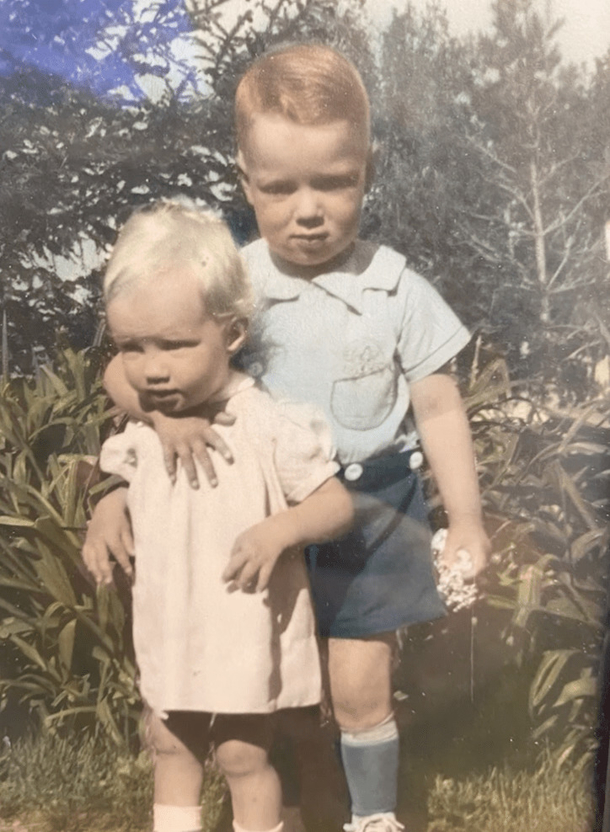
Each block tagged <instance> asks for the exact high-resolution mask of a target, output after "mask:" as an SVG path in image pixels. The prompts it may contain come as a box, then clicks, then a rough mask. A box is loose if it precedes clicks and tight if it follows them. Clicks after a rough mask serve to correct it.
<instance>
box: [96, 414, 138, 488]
mask: <svg viewBox="0 0 610 832" xmlns="http://www.w3.org/2000/svg"><path fill="white" fill-rule="evenodd" d="M137 438H138V427H137V425H135V424H133V423H131V422H130V423H129V424H128V425H127V427H126V428H125V430H124V431H123V433H117V434H116V435H115V436H111V437H110V438H109V439H107V440H106V441H105V442H104V444H103V445H102V450H101V452H100V468H101V469H102V471H105V472H106V473H107V474H117V475H118V476H119V477H122V478H123V479H124V480H126V481H127V482H131V480H132V479H133V476H134V474H135V472H136V469H137V467H138V453H137Z"/></svg>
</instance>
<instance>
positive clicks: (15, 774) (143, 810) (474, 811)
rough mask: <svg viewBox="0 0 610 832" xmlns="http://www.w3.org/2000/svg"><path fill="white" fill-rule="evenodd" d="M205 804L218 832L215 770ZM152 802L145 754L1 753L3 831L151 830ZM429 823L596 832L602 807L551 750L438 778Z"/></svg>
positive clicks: (84, 748)
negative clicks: (524, 764) (528, 767)
mask: <svg viewBox="0 0 610 832" xmlns="http://www.w3.org/2000/svg"><path fill="white" fill-rule="evenodd" d="M202 803H203V812H202V813H203V817H204V830H205V832H213V830H214V829H215V828H216V827H217V825H218V823H219V822H220V821H221V817H222V816H223V810H224V809H225V808H226V792H225V787H224V785H223V782H222V780H221V778H220V777H219V775H218V774H217V773H216V772H215V771H214V769H213V767H212V766H211V765H210V766H209V769H208V772H207V777H206V781H205V784H204V790H203V795H202ZM151 806H152V767H151V763H150V760H149V758H148V755H146V754H145V753H141V754H139V755H138V756H135V755H133V754H130V753H129V752H127V751H125V750H123V751H121V750H120V749H117V748H113V747H110V746H108V745H103V744H100V742H99V741H95V740H93V739H92V738H91V737H83V738H82V739H81V740H80V741H78V742H76V741H74V740H73V739H71V740H68V739H65V738H62V737H60V736H57V735H53V734H49V733H43V734H41V735H40V736H38V737H36V738H25V739H22V740H20V741H18V742H16V743H14V744H13V745H12V746H11V747H7V748H5V750H4V752H3V753H2V755H1V756H0V832H9V830H11V832H111V830H112V832H149V830H150V829H151V825H152V824H151ZM224 815H225V817H224V821H225V823H226V811H225V812H224ZM428 817H429V823H428V828H427V832H466V830H467V832H489V831H490V830H493V832H524V830H527V832H587V830H590V829H591V822H592V801H591V796H590V789H589V784H588V780H587V778H586V776H585V775H584V774H583V773H582V772H581V771H578V770H575V769H570V768H560V767H559V766H558V765H557V764H556V763H555V762H554V760H553V758H552V756H551V755H550V754H547V755H546V757H545V758H544V759H543V760H542V762H541V764H540V765H539V767H538V768H537V769H536V770H535V771H533V772H526V771H514V770H511V769H510V768H508V767H506V768H503V769H499V768H492V769H490V770H489V771H488V772H487V773H486V774H484V775H480V774H479V775H473V776H466V777H464V778H463V779H457V778H455V779H447V778H442V777H437V778H436V780H435V782H434V784H433V786H432V788H431V790H430V794H429V799H428ZM224 825H225V824H223V828H224ZM287 832H288V830H287ZM313 832H315V830H314V831H313Z"/></svg>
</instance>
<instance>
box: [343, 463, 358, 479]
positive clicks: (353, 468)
mask: <svg viewBox="0 0 610 832" xmlns="http://www.w3.org/2000/svg"><path fill="white" fill-rule="evenodd" d="M343 476H344V477H345V479H346V480H347V481H348V482H355V480H359V479H360V477H361V476H362V465H360V463H359V462H352V463H351V464H350V465H348V466H347V468H346V469H345V471H344V473H343Z"/></svg>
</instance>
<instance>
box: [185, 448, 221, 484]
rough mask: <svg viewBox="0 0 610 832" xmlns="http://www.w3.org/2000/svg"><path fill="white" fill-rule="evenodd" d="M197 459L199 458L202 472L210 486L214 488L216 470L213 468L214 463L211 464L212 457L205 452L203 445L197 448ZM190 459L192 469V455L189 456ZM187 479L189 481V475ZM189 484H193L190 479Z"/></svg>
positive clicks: (216, 480) (216, 479) (216, 481)
mask: <svg viewBox="0 0 610 832" xmlns="http://www.w3.org/2000/svg"><path fill="white" fill-rule="evenodd" d="M197 459H198V460H199V462H200V464H201V467H202V468H203V473H204V474H205V476H206V479H207V481H208V482H209V483H210V485H211V486H212V488H216V486H217V485H218V477H217V476H216V471H215V470H214V465H213V464H212V459H211V457H210V455H209V453H208V452H207V450H206V449H205V446H204V447H203V448H200V449H199V450H198V452H197ZM190 461H191V465H192V466H193V469H194V468H195V463H194V462H193V457H192V456H191V457H190ZM189 481H190V477H189ZM191 485H193V482H192V481H191ZM193 487H195V486H193Z"/></svg>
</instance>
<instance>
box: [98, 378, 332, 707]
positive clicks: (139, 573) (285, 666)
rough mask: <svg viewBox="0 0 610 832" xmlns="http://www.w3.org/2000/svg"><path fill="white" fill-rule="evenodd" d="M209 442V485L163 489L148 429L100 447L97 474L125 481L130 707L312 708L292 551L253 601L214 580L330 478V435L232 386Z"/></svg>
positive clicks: (302, 585) (253, 391)
mask: <svg viewBox="0 0 610 832" xmlns="http://www.w3.org/2000/svg"><path fill="white" fill-rule="evenodd" d="M222 398H223V399H226V400H227V402H228V403H227V406H226V409H227V411H228V412H229V413H233V414H234V415H235V416H236V420H235V423H234V424H233V425H230V426H225V425H215V430H216V431H217V432H218V433H219V434H220V435H221V436H222V437H223V439H224V440H225V441H226V442H227V444H228V445H229V447H230V448H231V450H232V451H233V454H234V458H235V462H234V464H233V465H228V464H227V463H226V462H225V461H224V460H223V459H222V458H221V457H220V455H218V454H215V455H214V459H213V461H214V466H215V468H216V473H217V475H218V485H217V487H216V488H212V487H211V486H210V485H209V483H208V482H207V479H206V477H205V475H204V474H203V472H202V471H200V472H199V482H200V487H199V489H198V490H195V489H192V488H191V487H190V485H189V484H188V481H187V478H186V476H185V473H184V471H183V470H179V471H178V477H177V481H176V484H175V485H172V484H171V482H170V479H169V477H168V475H167V473H166V471H165V467H164V464H163V456H162V451H161V444H160V442H159V439H158V437H157V435H156V433H155V432H154V430H153V429H152V428H150V427H148V426H147V425H144V424H142V423H131V424H129V425H128V426H127V429H126V430H125V432H124V433H122V434H119V435H117V436H113V437H111V438H110V439H108V440H107V441H106V442H105V443H104V446H103V449H102V454H101V465H102V468H103V469H104V470H105V471H108V472H110V473H115V474H119V475H120V476H122V477H123V478H124V479H125V480H127V481H128V482H129V494H128V506H129V511H130V515H131V521H132V525H133V531H134V539H135V551H136V579H135V583H134V588H133V615H134V642H135V649H136V657H137V662H138V667H139V672H140V688H141V692H142V695H143V697H144V699H145V700H146V702H147V703H148V704H149V705H150V706H151V708H152V709H153V710H154V711H155V712H156V713H158V714H161V715H164V714H166V713H167V712H168V711H171V710H187V711H193V710H196V711H205V712H211V713H269V712H272V711H274V710H276V709H279V708H287V707H300V706H306V705H312V704H315V703H317V702H319V701H320V691H321V682H320V662H319V655H318V650H317V643H316V633H315V619H314V614H313V609H312V605H311V599H310V593H309V585H308V579H307V574H306V569H305V564H304V560H303V554H302V551H301V550H295V551H290V552H286V553H284V554H283V555H282V556H281V557H280V559H279V561H278V563H277V565H276V567H275V569H274V572H273V574H272V578H271V582H270V585H269V587H268V589H267V590H266V591H264V592H262V593H245V592H242V591H230V589H229V587H228V586H227V584H226V583H223V581H222V579H221V575H222V572H223V570H224V569H225V567H226V565H227V562H228V560H229V556H230V553H231V549H232V546H233V543H234V541H235V539H236V537H237V536H238V535H239V534H240V533H241V532H243V531H245V530H246V529H248V528H250V527H251V526H253V525H254V524H256V523H259V522H260V521H262V520H263V519H264V518H265V517H267V516H269V515H270V514H273V513H276V512H278V511H282V510H283V509H285V508H286V507H287V505H288V504H291V503H297V502H299V501H301V500H303V499H305V497H307V496H308V495H309V494H311V493H312V492H313V491H314V490H315V489H316V488H318V487H319V486H320V485H321V484H322V483H323V482H325V481H326V480H327V479H328V478H329V477H331V476H332V475H333V474H334V473H335V472H336V470H337V467H338V466H337V464H336V463H335V462H332V461H331V456H332V450H331V442H330V438H329V437H330V434H329V432H328V429H327V427H326V425H325V423H324V421H323V420H322V419H321V418H320V417H319V416H318V415H317V414H316V413H315V412H314V411H312V409H311V408H310V409H308V410H307V409H304V408H303V407H302V406H300V405H299V406H295V405H294V404H288V403H282V402H277V401H274V400H273V399H271V397H270V396H269V395H268V394H267V393H266V392H264V391H263V390H261V389H259V388H258V387H256V386H255V384H254V382H253V380H252V379H250V378H249V377H247V376H244V375H242V374H239V373H234V374H233V375H232V378H231V381H230V382H229V385H228V388H227V389H226V391H225V395H223V397H222Z"/></svg>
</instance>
